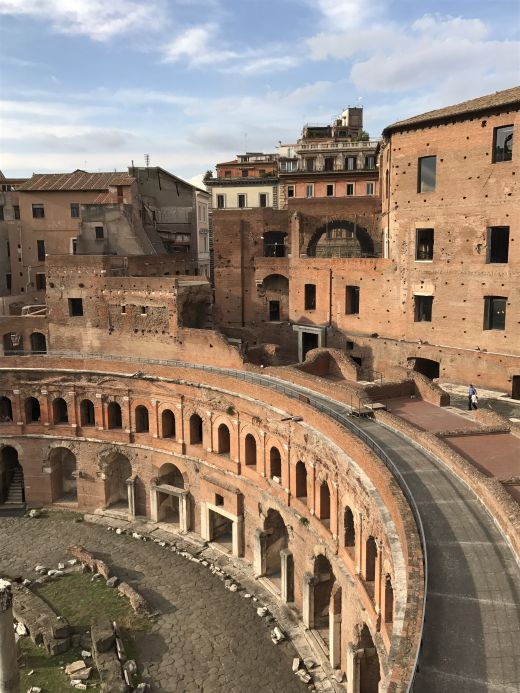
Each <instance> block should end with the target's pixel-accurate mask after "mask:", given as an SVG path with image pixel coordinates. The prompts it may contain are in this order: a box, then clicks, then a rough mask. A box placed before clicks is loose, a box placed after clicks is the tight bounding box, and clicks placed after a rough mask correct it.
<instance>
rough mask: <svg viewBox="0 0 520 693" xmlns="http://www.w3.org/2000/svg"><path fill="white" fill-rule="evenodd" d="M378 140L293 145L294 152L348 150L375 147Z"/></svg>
mask: <svg viewBox="0 0 520 693" xmlns="http://www.w3.org/2000/svg"><path fill="white" fill-rule="evenodd" d="M379 142H380V140H366V141H365V140H359V141H358V142H328V143H327V142H315V143H313V144H297V145H296V146H295V147H294V150H295V151H296V152H299V151H304V152H308V151H319V150H320V149H326V150H328V151H330V150H336V151H337V150H342V149H344V150H348V151H352V149H362V150H366V149H375V148H376V147H377V145H378V144H379Z"/></svg>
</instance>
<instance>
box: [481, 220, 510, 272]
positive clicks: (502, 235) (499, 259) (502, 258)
mask: <svg viewBox="0 0 520 693" xmlns="http://www.w3.org/2000/svg"><path fill="white" fill-rule="evenodd" d="M508 260H509V226H490V227H489V228H488V230H487V258H486V262H489V263H497V264H505V263H506V262H508Z"/></svg>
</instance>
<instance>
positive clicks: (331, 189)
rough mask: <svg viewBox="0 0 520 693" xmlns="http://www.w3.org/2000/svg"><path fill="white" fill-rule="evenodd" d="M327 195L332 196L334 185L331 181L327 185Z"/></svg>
mask: <svg viewBox="0 0 520 693" xmlns="http://www.w3.org/2000/svg"><path fill="white" fill-rule="evenodd" d="M327 197H334V185H332V183H329V184H328V185H327Z"/></svg>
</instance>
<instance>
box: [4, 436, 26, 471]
mask: <svg viewBox="0 0 520 693" xmlns="http://www.w3.org/2000/svg"><path fill="white" fill-rule="evenodd" d="M4 448H14V449H15V450H16V452H17V453H18V462H20V464H22V459H23V447H22V446H21V445H20V443H17V442H15V441H14V440H12V439H11V438H0V451H2V450H3V449H4ZM22 467H23V465H22Z"/></svg>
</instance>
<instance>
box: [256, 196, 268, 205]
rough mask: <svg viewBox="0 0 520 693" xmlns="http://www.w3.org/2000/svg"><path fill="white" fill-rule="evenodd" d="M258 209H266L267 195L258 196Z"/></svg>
mask: <svg viewBox="0 0 520 693" xmlns="http://www.w3.org/2000/svg"><path fill="white" fill-rule="evenodd" d="M258 200H259V204H260V207H267V193H260V194H259V196H258Z"/></svg>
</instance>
